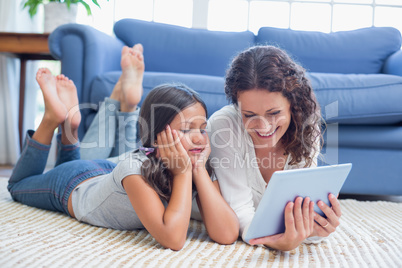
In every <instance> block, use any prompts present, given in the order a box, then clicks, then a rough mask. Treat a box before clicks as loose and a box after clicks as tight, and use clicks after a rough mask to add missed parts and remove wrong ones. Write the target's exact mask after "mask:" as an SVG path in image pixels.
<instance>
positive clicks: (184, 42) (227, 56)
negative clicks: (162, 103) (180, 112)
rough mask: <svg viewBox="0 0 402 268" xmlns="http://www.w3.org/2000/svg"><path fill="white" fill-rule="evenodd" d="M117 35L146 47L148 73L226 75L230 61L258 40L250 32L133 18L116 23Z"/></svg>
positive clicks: (132, 43) (126, 42) (126, 40)
mask: <svg viewBox="0 0 402 268" xmlns="http://www.w3.org/2000/svg"><path fill="white" fill-rule="evenodd" d="M114 32H115V34H116V36H117V37H118V38H119V39H120V40H122V41H123V42H124V43H125V44H126V45H128V46H133V45H134V44H136V43H141V44H142V45H143V46H144V58H145V68H146V70H147V71H151V72H172V73H189V74H203V75H215V76H224V75H225V71H226V69H227V67H228V64H229V63H230V60H231V58H232V57H233V56H235V55H236V54H237V53H238V52H240V51H242V50H244V49H245V48H248V47H249V46H251V45H253V44H254V39H255V36H254V34H253V33H252V32H248V31H246V32H218V31H208V30H203V29H190V28H185V27H180V26H173V25H168V24H162V23H156V22H147V21H141V20H134V19H123V20H120V21H118V22H116V24H115V26H114Z"/></svg>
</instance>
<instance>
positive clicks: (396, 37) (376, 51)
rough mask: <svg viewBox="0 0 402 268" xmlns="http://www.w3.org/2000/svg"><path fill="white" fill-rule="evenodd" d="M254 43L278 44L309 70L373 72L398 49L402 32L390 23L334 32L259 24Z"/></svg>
mask: <svg viewBox="0 0 402 268" xmlns="http://www.w3.org/2000/svg"><path fill="white" fill-rule="evenodd" d="M256 43H258V44H266V43H268V44H273V45H278V46H279V47H281V48H282V49H285V50H286V51H287V52H288V53H289V54H291V55H292V56H293V58H294V59H295V60H296V61H298V62H299V63H301V65H303V66H304V67H305V68H306V69H307V70H308V71H310V72H321V73H357V74H358V73H361V74H374V73H380V72H381V70H382V67H383V64H384V61H385V60H386V59H387V57H389V56H390V55H391V54H393V53H394V52H396V51H398V50H400V48H401V33H400V32H399V31H398V30H397V29H395V28H391V27H378V28H376V27H371V28H363V29H358V30H354V31H345V32H335V33H322V32H310V31H295V30H290V29H278V28H272V27H262V28H260V30H259V32H258V36H257V37H256Z"/></svg>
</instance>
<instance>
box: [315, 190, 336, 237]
mask: <svg viewBox="0 0 402 268" xmlns="http://www.w3.org/2000/svg"><path fill="white" fill-rule="evenodd" d="M328 198H329V201H330V202H331V205H332V207H329V206H328V205H327V204H325V203H324V202H322V201H318V203H317V205H318V207H319V208H320V209H321V210H322V212H324V214H325V216H326V217H327V218H326V219H325V218H324V217H322V216H321V215H319V214H317V213H314V214H315V216H314V219H315V221H316V222H315V223H314V231H313V233H312V234H311V236H321V237H327V236H328V235H330V234H331V233H333V232H335V230H336V227H338V226H339V218H340V217H341V215H342V212H341V205H340V204H339V201H338V198H336V197H335V196H334V195H333V194H329V196H328Z"/></svg>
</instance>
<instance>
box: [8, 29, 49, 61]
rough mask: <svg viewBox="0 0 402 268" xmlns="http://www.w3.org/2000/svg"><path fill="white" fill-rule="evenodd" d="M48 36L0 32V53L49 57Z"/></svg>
mask: <svg viewBox="0 0 402 268" xmlns="http://www.w3.org/2000/svg"><path fill="white" fill-rule="evenodd" d="M48 38H49V34H48V33H46V34H37V33H11V32H0V52H7V53H13V54H17V55H20V56H21V55H24V54H42V55H50V51H49V46H48Z"/></svg>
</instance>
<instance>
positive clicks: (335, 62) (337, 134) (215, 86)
mask: <svg viewBox="0 0 402 268" xmlns="http://www.w3.org/2000/svg"><path fill="white" fill-rule="evenodd" d="M114 34H115V36H109V35H106V34H104V33H102V32H99V31H97V30H95V29H94V28H91V27H88V26H84V25H79V24H66V25H63V26H60V27H59V28H57V29H56V30H55V31H54V32H53V33H52V34H51V35H50V38H49V47H50V51H51V53H52V55H53V56H54V57H55V58H57V59H60V60H61V66H62V73H64V74H65V75H67V76H68V77H70V78H71V79H72V80H73V81H74V83H75V84H76V85H77V89H78V94H79V100H80V103H81V104H82V105H83V106H82V108H83V109H82V118H83V120H82V124H81V127H80V130H79V135H80V137H81V138H82V136H83V135H84V133H85V131H86V129H87V128H88V126H89V125H90V123H91V121H92V120H93V117H94V115H95V113H96V109H97V107H98V104H99V102H101V101H103V99H104V97H105V96H108V95H109V94H110V92H111V91H112V89H113V86H114V84H115V83H116V81H117V79H118V77H119V75H120V72H121V68H120V52H121V48H122V47H123V46H124V45H128V46H133V45H134V44H135V43H142V44H143V46H144V56H145V71H146V72H145V74H144V83H143V87H144V94H145V95H146V94H147V93H148V92H149V90H151V89H152V88H153V87H155V86H156V85H158V84H161V83H164V82H183V83H185V84H187V85H189V86H190V87H191V88H193V89H195V90H196V91H198V92H199V93H200V94H201V96H202V98H203V99H204V100H205V101H206V103H207V106H208V112H209V114H212V113H213V112H215V111H216V110H218V109H220V108H221V107H222V106H224V105H226V104H228V101H227V100H226V98H225V95H224V76H225V71H226V69H227V67H228V65H229V63H230V61H231V59H232V58H233V56H234V55H236V54H237V53H238V52H240V51H242V50H243V49H245V48H247V47H250V46H253V45H256V44H272V45H277V46H279V47H281V48H283V49H284V50H286V51H287V52H288V53H289V54H290V55H291V56H292V57H293V58H294V59H295V60H296V61H297V62H299V63H300V64H301V65H302V66H304V67H305V68H306V70H307V71H308V75H309V78H310V80H311V82H312V85H313V88H314V90H315V93H316V96H317V98H318V101H319V103H320V105H321V109H322V115H323V117H324V118H325V120H326V122H327V123H328V126H327V127H328V131H327V132H326V135H325V138H326V143H325V147H324V149H323V154H324V156H326V157H327V159H324V161H326V162H329V163H331V164H332V163H336V162H338V163H345V162H352V163H353V169H352V171H351V173H350V176H349V178H348V180H347V182H346V183H345V185H344V187H343V189H342V193H343V194H365V195H367V194H369V195H398V196H400V195H402V51H401V50H400V49H401V34H400V32H399V31H398V30H396V29H394V28H389V27H382V28H374V27H373V28H364V29H358V30H354V31H345V32H337V33H331V34H326V33H320V32H303V31H294V30H290V29H277V28H271V27H264V28H261V29H260V30H259V32H258V35H254V34H253V33H252V32H248V31H246V32H215V31H208V30H201V29H189V28H184V27H178V26H172V25H166V24H161V23H155V22H145V21H140V20H134V19H123V20H121V21H118V22H117V23H116V24H115V26H114Z"/></svg>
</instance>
